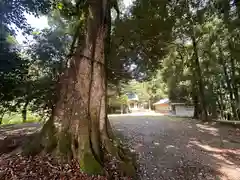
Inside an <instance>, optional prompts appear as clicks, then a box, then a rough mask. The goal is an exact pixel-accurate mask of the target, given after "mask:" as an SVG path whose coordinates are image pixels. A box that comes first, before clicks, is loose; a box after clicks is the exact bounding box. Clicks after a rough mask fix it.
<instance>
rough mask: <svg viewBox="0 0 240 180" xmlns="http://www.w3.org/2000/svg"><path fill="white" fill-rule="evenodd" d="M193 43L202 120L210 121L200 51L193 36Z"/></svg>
mask: <svg viewBox="0 0 240 180" xmlns="http://www.w3.org/2000/svg"><path fill="white" fill-rule="evenodd" d="M191 38H192V42H193V49H194V55H195V57H194V59H195V61H194V63H195V68H196V69H195V71H196V72H195V78H196V80H197V84H198V88H199V97H200V102H201V108H202V120H203V121H208V112H207V105H206V102H205V93H204V86H203V80H202V71H201V67H200V63H199V57H198V50H197V42H196V38H195V36H194V33H193V35H192V36H191Z"/></svg>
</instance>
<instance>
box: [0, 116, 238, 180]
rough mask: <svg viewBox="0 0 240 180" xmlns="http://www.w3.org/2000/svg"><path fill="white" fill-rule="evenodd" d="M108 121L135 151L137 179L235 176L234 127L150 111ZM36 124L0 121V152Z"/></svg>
mask: <svg viewBox="0 0 240 180" xmlns="http://www.w3.org/2000/svg"><path fill="white" fill-rule="evenodd" d="M110 120H111V123H112V125H113V127H114V129H115V131H116V133H117V134H118V135H119V136H122V138H125V140H126V142H127V143H128V144H129V146H130V147H131V149H132V151H135V152H136V153H137V154H138V164H139V169H138V174H139V179H142V180H148V179H149V180H240V131H239V129H237V128H234V127H231V126H226V125H219V124H216V123H205V124H204V123H202V122H199V121H196V120H192V119H182V118H176V117H168V116H160V115H154V116H153V115H150V114H149V115H148V114H142V115H134V114H131V115H114V116H110ZM40 128H41V124H37V123H29V124H20V125H7V126H1V127H0V155H1V154H3V153H6V152H8V151H9V150H10V149H14V148H15V147H17V146H18V145H19V144H21V143H22V141H24V137H26V136H31V134H33V133H36V132H38V131H39V129H40ZM6 142H7V144H8V145H7V146H6Z"/></svg>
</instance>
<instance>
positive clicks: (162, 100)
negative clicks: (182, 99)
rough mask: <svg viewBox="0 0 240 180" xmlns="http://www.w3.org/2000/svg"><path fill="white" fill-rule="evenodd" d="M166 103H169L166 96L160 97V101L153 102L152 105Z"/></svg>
mask: <svg viewBox="0 0 240 180" xmlns="http://www.w3.org/2000/svg"><path fill="white" fill-rule="evenodd" d="M167 103H170V101H169V99H168V98H165V99H160V101H158V102H156V103H154V104H153V105H154V106H155V105H158V104H167Z"/></svg>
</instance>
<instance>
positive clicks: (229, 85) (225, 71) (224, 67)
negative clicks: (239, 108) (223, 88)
mask: <svg viewBox="0 0 240 180" xmlns="http://www.w3.org/2000/svg"><path fill="white" fill-rule="evenodd" d="M219 52H220V57H219V60H220V64H221V66H222V69H223V72H224V78H225V81H226V84H227V90H228V93H229V96H230V101H231V102H230V104H231V108H232V113H233V118H237V112H236V107H235V100H234V98H233V91H232V87H231V82H230V80H229V77H228V73H227V67H226V62H225V61H224V59H223V57H224V56H223V54H222V49H221V48H220V45H219Z"/></svg>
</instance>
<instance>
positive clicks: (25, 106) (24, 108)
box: [22, 99, 29, 123]
mask: <svg viewBox="0 0 240 180" xmlns="http://www.w3.org/2000/svg"><path fill="white" fill-rule="evenodd" d="M28 104H29V100H28V99H27V100H26V102H25V104H24V106H23V109H22V121H23V123H25V122H26V121H27V107H28Z"/></svg>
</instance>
